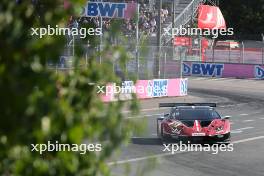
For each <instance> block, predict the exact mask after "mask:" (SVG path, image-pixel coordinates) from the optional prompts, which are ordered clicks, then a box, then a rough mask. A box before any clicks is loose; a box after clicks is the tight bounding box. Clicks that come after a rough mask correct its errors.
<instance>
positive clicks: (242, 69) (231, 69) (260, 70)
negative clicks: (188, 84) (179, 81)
mask: <svg viewBox="0 0 264 176" xmlns="http://www.w3.org/2000/svg"><path fill="white" fill-rule="evenodd" d="M182 72H183V75H184V76H201V77H219V78H228V77H235V78H256V79H264V65H250V64H227V63H202V62H184V63H183V69H182Z"/></svg>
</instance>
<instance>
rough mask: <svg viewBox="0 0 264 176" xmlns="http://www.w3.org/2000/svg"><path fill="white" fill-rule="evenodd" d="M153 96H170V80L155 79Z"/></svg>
mask: <svg viewBox="0 0 264 176" xmlns="http://www.w3.org/2000/svg"><path fill="white" fill-rule="evenodd" d="M152 86H153V87H152V96H153V97H163V96H167V94H168V80H167V79H154V80H153V84H152Z"/></svg>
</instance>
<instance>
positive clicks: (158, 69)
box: [155, 0, 162, 78]
mask: <svg viewBox="0 0 264 176" xmlns="http://www.w3.org/2000/svg"><path fill="white" fill-rule="evenodd" d="M161 8H162V0H159V7H158V12H159V18H158V34H157V45H158V54H157V57H156V71H155V72H156V74H157V77H158V78H160V53H161Z"/></svg>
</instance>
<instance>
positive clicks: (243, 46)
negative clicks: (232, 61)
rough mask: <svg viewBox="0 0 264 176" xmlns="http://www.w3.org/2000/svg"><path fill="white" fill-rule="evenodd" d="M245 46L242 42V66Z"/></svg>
mask: <svg viewBox="0 0 264 176" xmlns="http://www.w3.org/2000/svg"><path fill="white" fill-rule="evenodd" d="M244 54H245V45H244V42H243V41H242V63H243V64H244V63H245V56H244Z"/></svg>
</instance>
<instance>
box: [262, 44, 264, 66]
mask: <svg viewBox="0 0 264 176" xmlns="http://www.w3.org/2000/svg"><path fill="white" fill-rule="evenodd" d="M262 64H264V48H262Z"/></svg>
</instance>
